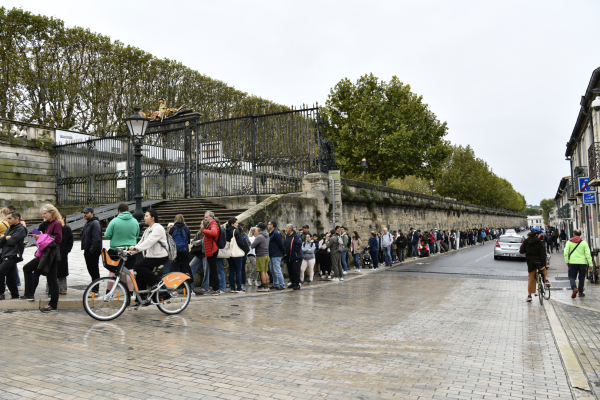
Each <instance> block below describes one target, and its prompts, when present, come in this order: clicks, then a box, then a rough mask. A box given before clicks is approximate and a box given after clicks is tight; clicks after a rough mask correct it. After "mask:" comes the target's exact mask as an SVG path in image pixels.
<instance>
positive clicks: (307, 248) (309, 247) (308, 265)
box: [300, 234, 317, 286]
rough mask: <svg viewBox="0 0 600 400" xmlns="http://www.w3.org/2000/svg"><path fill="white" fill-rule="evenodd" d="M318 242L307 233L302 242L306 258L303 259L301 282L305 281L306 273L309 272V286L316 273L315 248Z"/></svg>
mask: <svg viewBox="0 0 600 400" xmlns="http://www.w3.org/2000/svg"><path fill="white" fill-rule="evenodd" d="M316 248H317V244H316V243H315V241H314V240H313V238H312V237H311V236H310V235H309V234H307V235H306V236H305V237H304V241H303V242H302V253H303V254H304V258H303V260H302V267H301V268H300V283H301V284H303V283H304V278H305V274H306V273H308V279H307V280H306V283H307V285H308V286H310V285H312V281H313V277H314V274H315V250H316Z"/></svg>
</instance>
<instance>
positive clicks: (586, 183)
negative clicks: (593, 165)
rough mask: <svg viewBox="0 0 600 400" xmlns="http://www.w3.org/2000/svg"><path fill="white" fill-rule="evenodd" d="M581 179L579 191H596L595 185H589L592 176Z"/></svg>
mask: <svg viewBox="0 0 600 400" xmlns="http://www.w3.org/2000/svg"><path fill="white" fill-rule="evenodd" d="M578 179H579V191H580V192H582V193H585V192H595V191H596V188H594V187H593V186H589V183H590V178H578Z"/></svg>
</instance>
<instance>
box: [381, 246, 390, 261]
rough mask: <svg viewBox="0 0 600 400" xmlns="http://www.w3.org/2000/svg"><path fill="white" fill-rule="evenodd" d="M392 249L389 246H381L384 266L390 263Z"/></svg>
mask: <svg viewBox="0 0 600 400" xmlns="http://www.w3.org/2000/svg"><path fill="white" fill-rule="evenodd" d="M391 252H392V248H391V247H390V246H383V257H384V259H385V264H386V265H389V264H391V263H392V253H391Z"/></svg>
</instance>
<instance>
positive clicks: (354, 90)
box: [323, 74, 450, 184]
mask: <svg viewBox="0 0 600 400" xmlns="http://www.w3.org/2000/svg"><path fill="white" fill-rule="evenodd" d="M323 116H324V119H325V120H327V121H328V125H327V126H326V127H325V135H326V137H327V138H329V139H331V140H332V141H333V143H334V145H335V157H336V163H337V165H338V167H339V168H340V169H341V170H342V171H344V172H347V173H351V174H357V175H358V174H361V173H362V172H363V166H362V163H361V161H362V159H363V158H366V159H367V162H368V164H369V175H370V176H371V177H374V178H376V179H378V180H381V181H382V183H383V184H385V183H386V181H387V180H388V179H392V178H404V177H406V176H411V175H412V176H415V177H424V178H432V177H433V176H434V175H435V173H436V171H437V170H439V168H440V167H441V164H443V163H444V161H445V160H446V158H447V157H448V155H449V154H450V150H449V146H448V142H447V141H446V140H445V139H444V137H445V136H446V134H447V131H448V128H447V126H446V123H445V122H440V121H439V120H438V119H437V117H436V115H435V114H434V113H433V112H432V111H431V110H430V109H429V107H428V106H427V104H425V103H423V98H422V96H418V95H417V94H415V93H413V92H412V91H411V88H410V86H409V85H405V84H404V83H402V82H401V81H400V80H399V79H398V78H397V77H396V76H393V77H392V79H391V80H390V81H389V82H385V81H382V80H379V79H378V78H377V77H375V76H374V75H373V74H369V75H364V76H362V77H360V78H359V79H358V81H357V82H356V83H353V82H351V81H350V80H349V79H347V78H346V79H343V80H341V81H340V82H338V83H337V85H335V87H334V88H333V89H331V92H330V94H329V97H328V99H327V102H326V105H325V107H324V108H323Z"/></svg>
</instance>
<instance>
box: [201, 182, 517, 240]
mask: <svg viewBox="0 0 600 400" xmlns="http://www.w3.org/2000/svg"><path fill="white" fill-rule="evenodd" d="M342 184H343V185H344V187H343V196H342V198H343V202H342V225H345V226H347V227H348V228H349V229H350V230H356V231H358V232H359V234H360V235H361V236H362V237H367V235H368V233H369V232H370V231H371V230H381V229H382V228H383V227H384V226H385V227H388V228H390V229H392V230H397V229H402V230H403V231H408V229H409V228H410V227H414V228H416V229H421V230H424V229H432V228H437V229H442V230H444V229H446V230H450V229H465V228H480V227H511V226H523V225H525V223H526V218H525V217H524V216H523V215H520V214H517V213H514V212H510V211H507V210H502V209H490V208H485V207H479V206H474V205H472V204H468V203H461V202H458V201H455V200H447V199H439V198H437V197H432V196H426V195H421V194H418V193H411V192H406V191H403V190H396V189H391V188H387V187H384V186H379V185H372V184H365V183H363V182H356V181H349V180H345V179H343V180H342ZM330 199H331V192H330V188H329V180H328V178H327V176H326V175H325V174H309V175H307V176H306V177H305V178H304V181H303V191H302V192H301V193H291V194H286V195H273V196H270V197H267V196H231V197H223V198H213V199H212V200H214V201H215V202H216V203H220V204H223V205H225V206H226V207H228V208H244V206H245V207H249V209H248V210H247V211H246V212H244V213H242V214H240V215H239V216H238V220H240V222H245V223H246V225H254V224H256V223H258V222H261V221H262V222H267V221H268V220H275V221H277V222H278V223H279V226H280V227H282V228H283V226H284V225H285V224H287V223H291V224H294V225H297V226H298V227H299V228H300V227H301V226H302V225H304V224H308V225H309V226H310V231H311V232H318V233H322V232H324V231H325V230H326V229H327V230H328V229H331V228H332V226H333V223H332V222H331V205H330Z"/></svg>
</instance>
